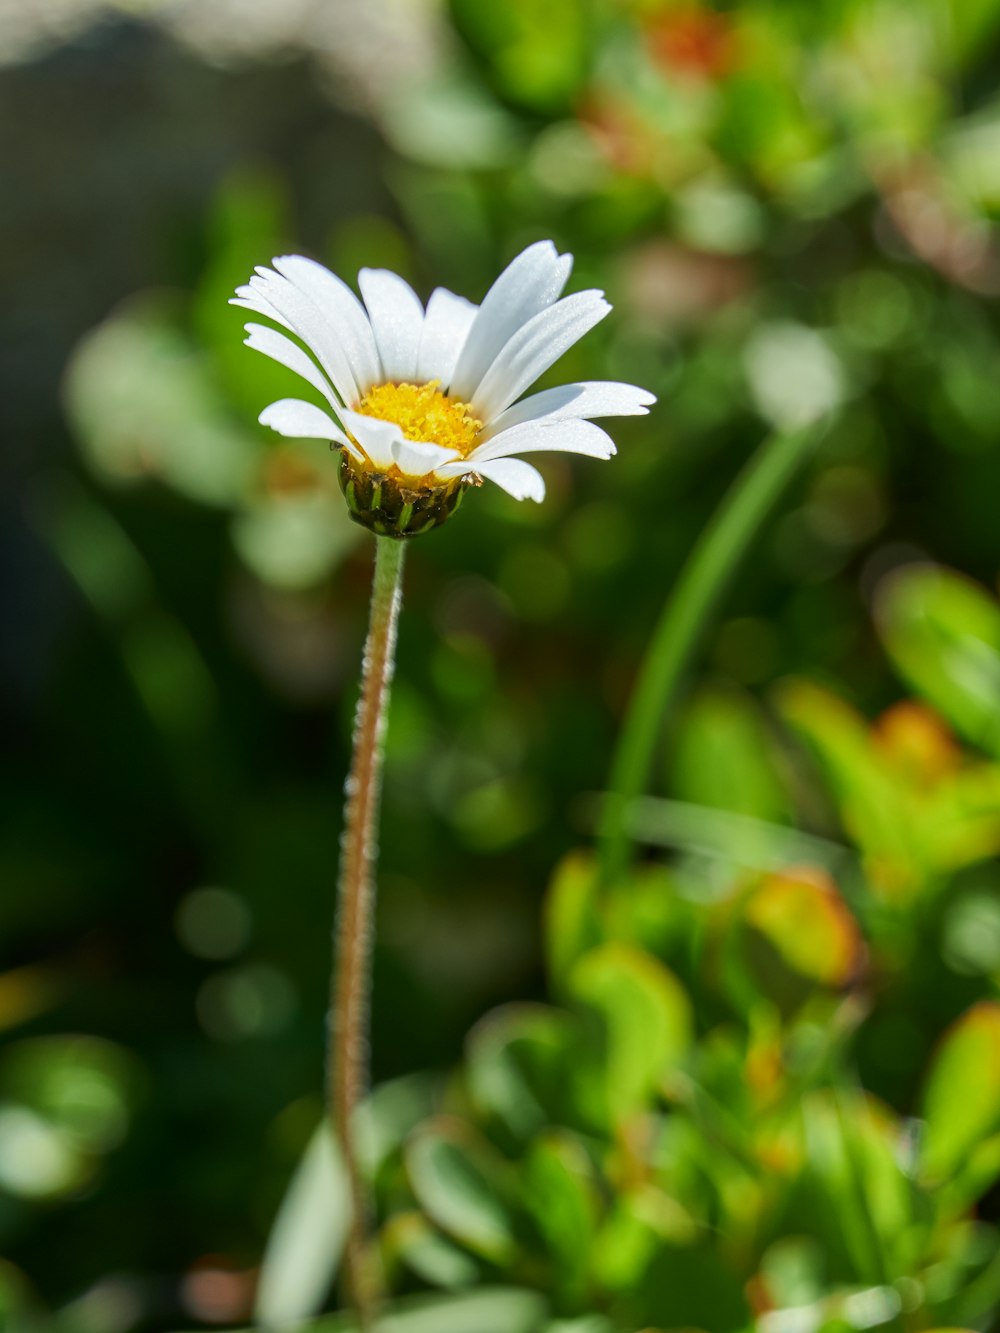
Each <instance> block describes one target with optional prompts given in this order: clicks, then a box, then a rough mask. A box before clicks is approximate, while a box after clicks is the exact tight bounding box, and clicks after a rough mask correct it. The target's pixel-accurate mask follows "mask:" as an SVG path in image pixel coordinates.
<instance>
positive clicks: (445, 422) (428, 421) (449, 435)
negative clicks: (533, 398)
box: [355, 380, 483, 458]
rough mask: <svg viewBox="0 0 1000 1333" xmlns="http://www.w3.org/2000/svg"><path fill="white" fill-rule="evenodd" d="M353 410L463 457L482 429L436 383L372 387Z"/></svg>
mask: <svg viewBox="0 0 1000 1333" xmlns="http://www.w3.org/2000/svg"><path fill="white" fill-rule="evenodd" d="M355 410H356V411H358V412H361V413H362V414H363V415H364V416H366V417H377V418H378V420H379V421H393V422H395V423H396V425H397V426H398V427H399V429H400V430H401V431H402V432H403V434H404V435H405V436H406V438H407V439H408V440H422V441H426V442H427V443H428V444H439V445H441V447H442V448H444V449H455V450H457V451H458V453H460V454H461V455H462V457H463V458H464V457H465V456H466V455H467V454H468V453H469V451H470V450H471V449H472V447H473V445H474V444H475V442H476V436H477V435H478V434H479V432H480V431H481V430H482V428H483V423H482V422H481V421H477V420H476V418H475V417H474V416H473V415H472V409H471V407H470V406H469V404H468V403H461V402H459V401H458V399H457V398H449V397H448V395H447V394H446V393H442V392H441V390H440V388H439V387H438V381H437V380H431V382H430V383H429V384H376V385H374V386H373V387H372V388H371V389H369V390H368V392H367V393H366V394H365V396H364V397H363V398H362V399H361V401H360V402H359V403H358V405H357V408H356V409H355Z"/></svg>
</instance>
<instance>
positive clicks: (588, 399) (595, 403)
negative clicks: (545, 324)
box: [482, 380, 656, 439]
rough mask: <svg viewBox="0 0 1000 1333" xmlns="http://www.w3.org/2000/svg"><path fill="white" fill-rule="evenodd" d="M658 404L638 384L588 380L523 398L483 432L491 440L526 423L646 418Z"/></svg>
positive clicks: (563, 385) (559, 386) (483, 436)
mask: <svg viewBox="0 0 1000 1333" xmlns="http://www.w3.org/2000/svg"><path fill="white" fill-rule="evenodd" d="M655 402H656V395H655V394H652V393H649V391H648V390H646V389H640V388H639V387H638V386H637V385H635V384H620V383H618V382H617V381H616V380H584V381H582V382H581V383H579V384H560V385H558V386H557V387H556V388H554V389H543V390H542V392H541V393H535V394H532V395H531V397H530V398H522V399H521V401H520V402H519V403H514V404H513V405H512V406H511V407H508V408H507V409H506V410H505V411H503V412H501V413H500V415H499V416H498V417H497V418H496V420H495V421H492V422H491V423H490V425H489V426H488V427H487V428H486V429H485V430H484V431H483V432H482V438H483V439H491V438H492V437H493V436H495V435H499V434H500V432H501V431H503V430H508V429H509V428H510V427H511V426H519V425H520V424H521V423H522V422H524V421H540V420H542V419H544V420H546V421H566V420H570V419H572V418H576V417H638V416H646V415H647V413H648V412H649V409H650V407H651V406H652V405H653V403H655Z"/></svg>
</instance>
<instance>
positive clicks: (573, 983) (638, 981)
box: [570, 943, 692, 1123]
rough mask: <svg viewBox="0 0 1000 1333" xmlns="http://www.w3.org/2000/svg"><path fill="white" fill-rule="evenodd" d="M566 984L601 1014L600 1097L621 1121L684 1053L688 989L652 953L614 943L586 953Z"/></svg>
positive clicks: (689, 1019) (642, 1102)
mask: <svg viewBox="0 0 1000 1333" xmlns="http://www.w3.org/2000/svg"><path fill="white" fill-rule="evenodd" d="M570 990H571V992H572V994H573V996H574V997H575V998H576V1000H577V1001H578V1002H579V1003H581V1004H583V1005H584V1006H586V1007H587V1008H589V1009H593V1010H595V1011H596V1012H597V1013H598V1014H599V1015H600V1018H601V1020H602V1023H603V1030H604V1047H605V1049H604V1053H603V1058H602V1061H601V1081H602V1084H603V1092H602V1102H603V1104H604V1109H605V1111H606V1112H607V1113H608V1114H609V1115H610V1117H611V1119H612V1121H614V1122H619V1123H620V1122H621V1121H622V1120H623V1119H625V1118H627V1117H628V1116H630V1115H632V1114H633V1113H634V1112H636V1111H639V1110H642V1109H643V1108H644V1107H645V1105H646V1103H647V1101H648V1099H649V1097H650V1095H651V1094H652V1093H653V1091H654V1090H655V1089H656V1088H658V1087H659V1086H661V1085H662V1083H663V1081H664V1079H665V1077H666V1076H667V1075H668V1074H669V1073H670V1072H671V1070H672V1069H674V1068H675V1066H676V1065H677V1063H678V1062H679V1061H680V1059H681V1058H682V1057H683V1055H684V1054H685V1052H686V1050H687V1048H688V1046H689V1044H690V1041H691V1030H692V1015H691V1004H690V1001H689V1000H688V997H687V993H686V992H685V990H684V988H683V986H682V985H681V984H680V982H679V981H678V980H677V978H676V977H675V976H674V974H673V973H672V972H671V971H670V970H669V969H668V968H666V967H664V966H663V964H662V963H660V962H658V961H657V960H656V959H655V958H654V957H653V956H652V955H651V954H647V953H644V952H643V951H642V950H640V949H635V948H632V947H631V946H629V945H626V944H618V943H610V944H604V945H601V946H600V947H599V948H597V949H592V950H591V951H590V952H589V953H588V954H585V955H584V957H583V958H581V959H580V961H579V962H578V963H577V964H576V966H575V967H574V969H573V972H572V974H571V976H570Z"/></svg>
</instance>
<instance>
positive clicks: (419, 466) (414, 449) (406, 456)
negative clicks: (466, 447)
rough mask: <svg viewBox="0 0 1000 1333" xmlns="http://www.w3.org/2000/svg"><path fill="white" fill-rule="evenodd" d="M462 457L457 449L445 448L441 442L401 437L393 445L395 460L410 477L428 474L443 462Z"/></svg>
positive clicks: (453, 460) (400, 468)
mask: <svg viewBox="0 0 1000 1333" xmlns="http://www.w3.org/2000/svg"><path fill="white" fill-rule="evenodd" d="M460 458H461V455H460V454H459V452H458V450H457V449H443V448H442V447H441V445H439V444H429V443H424V442H423V441H417V440H406V439H400V440H397V441H396V443H395V444H394V445H393V462H394V463H395V464H396V466H397V467H398V468H399V470H400V472H402V473H404V474H405V475H406V476H408V477H423V476H426V474H427V473H428V472H433V471H434V470H435V469H436V468H439V467H441V466H442V464H444V463H452V462H455V461H456V460H458V459H460Z"/></svg>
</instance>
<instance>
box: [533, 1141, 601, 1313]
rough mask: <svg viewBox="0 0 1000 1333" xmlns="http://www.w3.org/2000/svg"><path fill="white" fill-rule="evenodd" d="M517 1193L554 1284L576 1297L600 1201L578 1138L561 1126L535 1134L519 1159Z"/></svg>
mask: <svg viewBox="0 0 1000 1333" xmlns="http://www.w3.org/2000/svg"><path fill="white" fill-rule="evenodd" d="M523 1192H524V1202H525V1206H526V1208H527V1210H528V1212H529V1213H530V1215H531V1217H532V1219H533V1221H534V1223H535V1226H536V1227H537V1228H538V1230H539V1232H540V1233H541V1235H542V1236H543V1238H544V1240H545V1243H546V1245H547V1246H548V1248H549V1251H550V1253H551V1254H552V1257H553V1260H554V1275H553V1277H554V1282H555V1284H556V1286H557V1288H560V1289H561V1292H562V1294H564V1295H566V1296H567V1297H568V1298H569V1299H577V1300H578V1299H582V1298H583V1296H584V1294H585V1291H586V1280H587V1271H588V1267H589V1260H590V1247H591V1244H592V1242H593V1238H594V1232H595V1229H596V1226H597V1220H598V1213H599V1208H600V1204H599V1200H598V1197H597V1191H596V1187H595V1183H594V1180H593V1168H592V1165H591V1160H590V1157H589V1156H588V1154H587V1152H586V1151H585V1150H584V1148H583V1146H582V1144H581V1143H580V1141H579V1140H578V1139H576V1138H575V1137H574V1136H573V1135H572V1134H568V1133H566V1132H563V1131H553V1132H551V1133H549V1134H546V1135H545V1136H543V1137H542V1138H539V1139H537V1140H536V1141H535V1142H534V1143H533V1144H532V1145H531V1149H530V1151H529V1153H528V1156H527V1159H526V1161H525V1164H524V1178H523Z"/></svg>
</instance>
